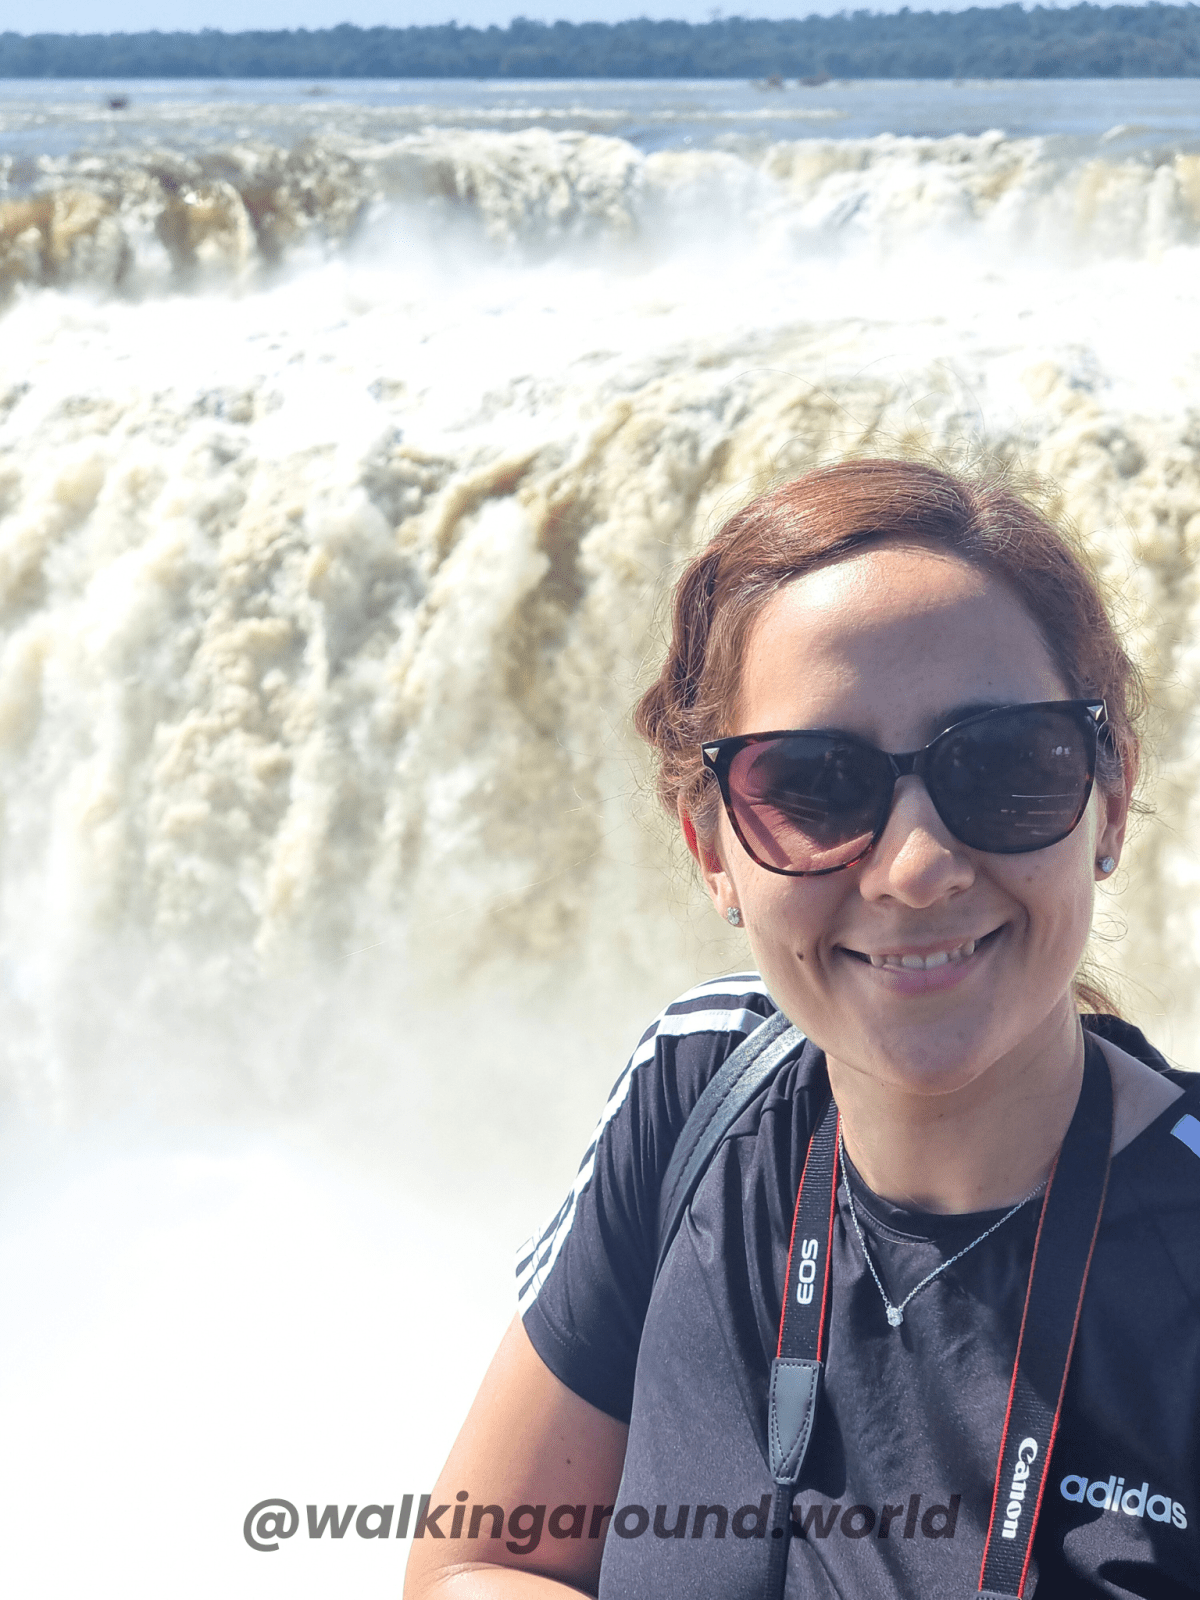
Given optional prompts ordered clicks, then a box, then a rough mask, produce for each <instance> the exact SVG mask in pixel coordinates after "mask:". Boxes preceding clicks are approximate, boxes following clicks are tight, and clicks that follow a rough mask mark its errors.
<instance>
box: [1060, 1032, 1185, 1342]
mask: <svg viewBox="0 0 1200 1600" xmlns="http://www.w3.org/2000/svg"><path fill="white" fill-rule="evenodd" d="M1094 1020H1097V1019H1093V1018H1090V1017H1089V1018H1087V1019H1085V1026H1087V1028H1088V1030H1089V1032H1095V1033H1097V1034H1099V1035H1100V1036H1101V1038H1102V1039H1103V1041H1104V1042H1105V1045H1106V1049H1105V1054H1106V1055H1107V1056H1108V1058H1109V1061H1110V1065H1113V1067H1114V1072H1113V1079H1114V1086H1115V1087H1116V1088H1117V1090H1118V1100H1117V1106H1116V1108H1115V1110H1116V1118H1115V1126H1114V1134H1115V1137H1114V1151H1113V1166H1112V1179H1111V1182H1110V1188H1109V1203H1108V1205H1107V1206H1106V1208H1105V1216H1106V1222H1107V1225H1108V1229H1109V1230H1110V1231H1111V1235H1112V1237H1113V1242H1114V1244H1115V1243H1117V1242H1123V1243H1124V1245H1125V1246H1126V1247H1127V1249H1128V1251H1129V1256H1128V1260H1129V1263H1130V1270H1131V1271H1132V1270H1135V1269H1134V1266H1133V1263H1134V1262H1135V1261H1136V1263H1137V1267H1136V1271H1137V1272H1138V1273H1139V1274H1140V1273H1150V1274H1151V1275H1152V1276H1153V1277H1154V1279H1155V1281H1156V1282H1157V1283H1158V1284H1159V1286H1160V1287H1159V1291H1158V1300H1156V1302H1155V1303H1156V1304H1158V1303H1159V1301H1161V1298H1162V1293H1163V1291H1164V1288H1165V1284H1166V1283H1167V1282H1170V1281H1173V1282H1174V1284H1175V1288H1176V1293H1177V1294H1179V1295H1180V1296H1181V1300H1180V1310H1183V1308H1184V1306H1185V1305H1186V1307H1187V1308H1188V1314H1189V1316H1190V1314H1191V1313H1192V1312H1193V1311H1195V1310H1200V1073H1195V1072H1186V1071H1182V1070H1180V1069H1179V1068H1176V1067H1172V1066H1170V1065H1169V1063H1168V1062H1167V1061H1166V1059H1165V1057H1164V1056H1163V1055H1162V1054H1161V1053H1160V1052H1159V1051H1157V1050H1156V1049H1155V1048H1154V1047H1153V1045H1151V1044H1149V1043H1148V1042H1147V1040H1146V1038H1145V1036H1144V1035H1143V1034H1142V1033H1141V1032H1140V1030H1139V1029H1137V1028H1134V1027H1131V1026H1130V1025H1129V1024H1127V1023H1122V1024H1115V1025H1113V1026H1106V1027H1105V1028H1104V1029H1103V1030H1101V1029H1099V1028H1096V1027H1093V1022H1094ZM1100 1020H1102V1021H1103V1022H1104V1023H1106V1024H1107V1023H1109V1022H1110V1021H1111V1019H1107V1018H1106V1019H1100ZM1113 1045H1115V1046H1117V1051H1118V1053H1114V1052H1113V1051H1112V1050H1111V1046H1113ZM1122 1055H1123V1056H1124V1057H1125V1060H1124V1061H1122V1060H1121V1056H1122ZM1130 1057H1132V1058H1133V1059H1132V1061H1130V1060H1129V1058H1130ZM1137 1064H1140V1067H1141V1069H1142V1070H1141V1073H1137V1072H1136V1066H1137ZM1146 1069H1151V1070H1152V1072H1153V1075H1154V1076H1153V1078H1151V1077H1149V1076H1148V1075H1146ZM1122 1086H1123V1088H1122ZM1122 1093H1124V1094H1125V1096H1126V1098H1127V1100H1128V1102H1129V1103H1130V1104H1131V1105H1133V1104H1136V1118H1135V1121H1134V1123H1133V1124H1132V1125H1130V1126H1127V1127H1126V1128H1125V1129H1124V1130H1122V1127H1121V1105H1120V1102H1121V1098H1122ZM1164 1274H1165V1275H1166V1276H1165V1278H1164V1276H1163V1275H1164ZM1172 1298H1173V1296H1171V1295H1170V1294H1168V1299H1172Z"/></svg>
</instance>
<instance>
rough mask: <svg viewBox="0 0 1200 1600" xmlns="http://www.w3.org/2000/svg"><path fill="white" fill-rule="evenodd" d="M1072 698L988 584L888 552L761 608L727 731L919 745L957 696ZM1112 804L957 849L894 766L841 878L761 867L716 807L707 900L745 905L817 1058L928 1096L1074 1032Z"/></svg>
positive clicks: (1023, 615)
mask: <svg viewBox="0 0 1200 1600" xmlns="http://www.w3.org/2000/svg"><path fill="white" fill-rule="evenodd" d="M1069 698H1071V695H1070V693H1069V691H1068V689H1067V687H1066V685H1065V684H1064V683H1063V681H1062V679H1061V677H1060V676H1059V673H1058V670H1057V668H1056V667H1055V664H1054V662H1053V660H1052V659H1051V656H1050V654H1049V651H1048V650H1047V649H1046V646H1045V644H1044V643H1043V641H1042V638H1041V635H1040V634H1039V632H1038V629H1037V627H1036V625H1035V624H1034V622H1033V620H1032V619H1031V618H1030V616H1029V615H1028V613H1027V612H1026V611H1025V610H1024V608H1023V607H1022V606H1021V604H1020V602H1019V601H1018V600H1017V599H1016V598H1015V597H1014V596H1013V595H1012V594H1011V593H1010V592H1009V591H1008V589H1007V588H1005V587H1004V585H1003V584H1001V583H999V582H998V581H997V580H996V579H994V578H992V577H989V576H988V575H987V574H985V573H983V572H980V571H979V570H977V569H976V568H974V567H972V566H970V565H968V564H967V563H965V562H963V561H961V560H960V559H958V558H957V557H955V556H952V555H949V554H947V553H945V552H942V551H938V550H935V549H931V548H929V547H927V546H921V545H914V546H895V545H891V546H882V547H877V548H873V549H868V550H865V551H862V552H860V553H859V554H857V555H855V556H853V557H851V558H850V559H847V560H844V561H841V562H838V563H836V564H834V565H832V566H829V567H825V568H822V569H821V570H819V571H817V572H814V573H811V574H809V575H808V576H807V577H804V578H800V579H797V580H796V581H794V582H792V583H790V584H789V585H787V587H785V588H784V589H782V590H781V591H780V592H779V593H778V594H777V595H776V596H775V597H774V598H773V599H772V600H771V602H770V603H769V604H768V605H767V606H766V608H765V609H764V610H763V612H762V614H761V615H760V617H759V618H758V620H757V622H756V624H755V626H754V628H753V629H752V631H751V634H750V637H749V640H748V644H747V650H746V658H745V668H744V674H743V680H742V685H741V695H740V703H739V706H738V712H737V722H736V726H735V727H732V728H729V729H727V730H726V729H723V730H722V732H729V733H753V732H759V731H765V730H768V729H774V728H823V729H831V730H832V729H837V730H840V731H844V732H848V733H854V734H857V735H859V736H860V737H861V738H864V739H868V740H870V741H871V742H872V743H873V744H876V745H878V746H880V747H881V748H882V749H884V750H890V751H902V750H917V749H920V748H922V747H923V746H924V745H926V744H927V743H928V742H929V741H930V740H931V739H932V738H933V737H934V736H935V735H936V734H938V733H940V732H941V731H942V729H944V728H945V727H947V726H948V725H949V724H950V723H952V722H954V721H955V720H957V719H958V718H959V717H961V715H963V714H964V712H963V708H966V707H971V708H973V709H978V708H980V707H984V706H989V705H1012V704H1018V703H1021V702H1030V701H1037V700H1064V699H1069ZM1125 813H1126V805H1125V802H1124V800H1123V799H1121V800H1112V799H1110V798H1108V797H1107V796H1105V795H1103V794H1102V793H1101V791H1100V790H1099V788H1094V789H1093V792H1092V797H1091V800H1090V802H1089V804H1088V809H1087V811H1086V813H1085V815H1084V818H1083V821H1082V822H1081V823H1080V824H1079V826H1078V827H1077V828H1076V829H1075V831H1074V832H1073V833H1072V834H1071V835H1070V836H1069V837H1068V838H1066V839H1063V840H1062V841H1061V842H1060V843H1058V844H1056V845H1052V846H1050V848H1049V849H1045V850H1039V851H1035V852H1033V853H1031V854H1029V855H1008V856H1006V855H992V854H989V853H986V852H983V851H979V850H973V849H969V848H968V847H967V846H966V845H963V844H960V843H959V841H958V840H957V839H955V838H954V837H953V836H952V835H951V834H950V833H949V832H948V831H947V829H946V827H945V825H944V824H943V822H942V821H941V818H940V817H939V816H938V814H937V812H936V811H935V810H934V808H933V804H932V802H931V801H930V798H929V795H928V793H927V791H926V789H925V787H924V785H923V783H922V782H921V781H920V779H919V778H916V777H907V778H901V779H900V780H899V782H898V783H897V785H896V793H895V799H894V801H893V806H892V811H891V815H890V817H889V819H888V822H887V826H886V828H885V829H884V832H883V835H882V837H881V838H880V839H879V841H878V842H877V844H876V845H875V847H874V848H873V849H872V850H871V851H870V853H869V854H868V855H867V856H866V858H865V859H864V860H862V861H860V862H859V863H858V864H857V865H855V866H852V867H848V868H846V869H845V870H843V871H841V872H835V873H832V874H830V875H829V876H827V877H813V878H789V877H782V876H780V875H779V874H777V873H773V872H768V871H767V870H766V869H764V868H763V867H760V866H758V865H757V864H756V863H755V862H753V861H752V860H751V859H750V857H749V856H748V855H747V854H746V852H745V850H744V849H743V848H742V846H741V845H740V844H739V843H738V841H737V839H736V837H735V836H734V834H733V831H732V829H731V828H730V826H729V823H728V819H727V818H726V817H725V816H724V814H722V817H721V820H720V823H719V826H718V831H717V834H716V836H715V838H713V839H712V840H711V841H710V842H709V844H708V845H707V846H706V847H702V848H701V851H700V854H701V860H702V865H703V867H704V870H705V879H706V882H707V884H708V888H709V891H710V893H711V895H712V897H713V900H714V901H715V903H716V905H717V908H718V910H720V911H721V912H722V913H724V912H725V911H726V910H727V909H728V908H729V907H730V906H733V905H736V906H738V907H739V908H740V909H741V912H742V918H743V922H744V925H745V927H746V931H747V934H748V937H749V940H750V944H751V947H752V949H753V951H754V954H755V956H756V958H757V961H758V966H759V969H760V971H761V972H762V974H763V976H764V978H765V979H766V981H767V984H768V987H769V988H770V990H771V993H772V994H773V995H774V996H775V998H776V1000H777V1001H778V1002H779V1004H780V1005H781V1006H782V1007H783V1009H784V1011H785V1012H786V1013H787V1014H788V1016H790V1017H791V1018H792V1020H793V1021H794V1022H795V1023H796V1024H797V1025H798V1026H799V1027H800V1028H801V1029H802V1030H803V1031H804V1032H805V1033H806V1034H807V1035H808V1037H809V1038H811V1039H812V1040H813V1041H814V1042H815V1043H817V1044H818V1045H820V1046H821V1047H822V1048H823V1049H824V1050H825V1051H826V1053H827V1055H828V1056H829V1058H830V1061H831V1064H833V1063H835V1062H836V1063H843V1064H845V1065H846V1066H847V1067H849V1068H851V1069H854V1070H857V1071H860V1072H865V1073H866V1074H868V1075H869V1076H870V1077H872V1078H875V1079H878V1080H880V1081H885V1082H888V1083H891V1084H893V1085H894V1086H895V1087H897V1088H900V1087H904V1088H907V1089H909V1090H910V1091H915V1092H918V1093H923V1094H939V1093H948V1092H952V1091H954V1090H957V1089H961V1088H965V1087H966V1085H968V1084H969V1083H971V1082H972V1081H974V1080H975V1079H977V1078H979V1077H980V1076H981V1075H982V1074H984V1073H986V1072H987V1070H988V1069H989V1068H990V1067H992V1066H993V1065H994V1064H995V1063H997V1062H998V1061H1000V1060H1001V1059H1007V1058H1011V1057H1013V1056H1014V1054H1015V1055H1016V1056H1017V1057H1021V1056H1025V1057H1028V1056H1029V1054H1030V1052H1035V1053H1036V1052H1038V1051H1039V1050H1040V1049H1042V1048H1043V1047H1044V1046H1045V1045H1046V1044H1047V1043H1048V1042H1049V1041H1051V1040H1061V1039H1062V1038H1063V1037H1064V1030H1065V1029H1066V1028H1068V1027H1069V1026H1072V1025H1073V1024H1072V1023H1071V1018H1072V1014H1073V1002H1072V998H1071V992H1070V986H1071V980H1072V978H1073V976H1074V973H1075V969H1076V967H1077V965H1078V963H1079V959H1080V957H1081V955H1082V952H1083V948H1084V944H1085V942H1086V940H1087V937H1088V931H1089V928H1090V924H1091V915H1092V895H1093V888H1094V884H1095V880H1096V877H1097V869H1096V861H1097V859H1098V858H1099V857H1102V856H1105V855H1111V856H1114V857H1116V856H1119V855H1120V846H1121V841H1122V837H1123V833H1124V823H1125ZM972 943H973V944H974V946H975V949H974V952H973V954H969V955H966V956H964V955H963V954H962V950H963V947H964V946H968V947H969V946H970V945H971V944H972ZM943 952H945V953H947V954H950V955H951V959H950V960H949V961H947V962H944V963H940V964H935V965H933V966H932V967H930V968H927V969H924V970H914V969H912V968H905V967H901V966H899V965H898V964H896V963H895V962H893V963H892V964H890V965H886V966H880V965H875V964H873V963H872V957H874V958H875V960H876V961H878V960H879V959H880V958H882V957H885V956H891V957H902V956H906V955H907V956H918V955H919V956H922V957H926V958H928V957H929V956H933V955H938V954H940V953H943ZM1070 1037H1071V1038H1072V1039H1073V1034H1072V1035H1070Z"/></svg>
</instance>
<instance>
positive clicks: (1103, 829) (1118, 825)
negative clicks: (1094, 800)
mask: <svg viewBox="0 0 1200 1600" xmlns="http://www.w3.org/2000/svg"><path fill="white" fill-rule="evenodd" d="M1131 787H1132V786H1131V784H1130V781H1129V779H1128V777H1127V778H1126V780H1125V782H1124V784H1122V786H1121V789H1120V791H1119V792H1117V793H1111V794H1110V793H1109V792H1108V791H1107V790H1104V789H1102V790H1101V791H1100V827H1099V831H1098V832H1097V834H1096V859H1097V861H1100V860H1102V859H1103V858H1104V857H1105V856H1111V857H1112V858H1113V860H1114V861H1120V859H1121V850H1122V848H1123V847H1124V844H1125V829H1126V827H1127V826H1128V823H1129V801H1130V795H1131ZM1096 876H1097V877H1098V878H1099V879H1100V880H1101V881H1102V882H1103V881H1105V880H1107V879H1108V878H1110V877H1111V876H1112V874H1111V873H1107V872H1105V873H1102V872H1100V870H1099V869H1098V868H1097V870H1096Z"/></svg>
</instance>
